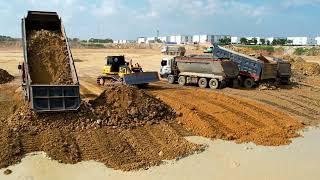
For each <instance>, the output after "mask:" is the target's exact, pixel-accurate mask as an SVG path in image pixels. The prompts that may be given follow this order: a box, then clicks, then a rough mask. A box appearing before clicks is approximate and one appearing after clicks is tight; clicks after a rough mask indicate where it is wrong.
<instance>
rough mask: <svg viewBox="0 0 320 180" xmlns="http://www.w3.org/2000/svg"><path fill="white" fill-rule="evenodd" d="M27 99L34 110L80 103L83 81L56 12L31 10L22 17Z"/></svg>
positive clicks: (59, 108) (22, 67)
mask: <svg viewBox="0 0 320 180" xmlns="http://www.w3.org/2000/svg"><path fill="white" fill-rule="evenodd" d="M22 45H23V52H24V62H23V64H21V65H19V69H20V70H21V74H22V87H23V90H24V95H25V99H26V100H27V101H29V102H30V104H31V108H32V110H34V111H35V112H52V111H70V110H77V109H78V108H79V107H80V85H79V80H78V76H77V72H76V68H75V65H74V61H73V58H72V54H71V51H70V47H69V44H68V39H67V36H66V34H65V30H64V27H63V25H62V21H61V19H60V18H59V16H58V15H57V13H55V12H40V11H29V12H28V15H27V17H25V18H23V19H22Z"/></svg>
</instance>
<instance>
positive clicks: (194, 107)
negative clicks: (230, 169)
mask: <svg viewBox="0 0 320 180" xmlns="http://www.w3.org/2000/svg"><path fill="white" fill-rule="evenodd" d="M149 92H150V93H151V94H153V95H155V96H158V97H159V98H160V99H162V100H163V101H164V102H166V103H168V104H169V105H170V106H172V107H173V108H174V109H176V111H181V112H182V114H183V115H182V117H179V118H178V121H181V122H182V124H183V126H184V127H185V128H187V129H189V130H191V131H192V132H193V133H195V134H198V135H202V136H206V137H210V138H221V139H229V140H233V139H234V140H236V142H254V143H256V144H261V145H281V144H288V143H290V142H291V141H290V138H293V137H297V135H298V134H297V133H296V130H298V129H300V128H302V127H303V125H301V123H299V122H298V121H297V120H295V119H292V118H290V117H288V116H287V115H286V114H284V113H281V112H278V111H276V110H274V109H273V108H271V107H268V106H265V105H262V104H258V103H255V102H253V101H252V102H251V101H249V100H244V99H238V98H236V97H229V96H226V95H224V94H222V93H221V92H215V91H208V90H199V89H193V88H183V89H182V88H180V87H179V88H177V89H175V90H173V89H168V90H166V89H159V90H157V89H156V88H155V89H152V88H151V90H150V91H149Z"/></svg>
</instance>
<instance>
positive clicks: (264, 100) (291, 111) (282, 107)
mask: <svg viewBox="0 0 320 180" xmlns="http://www.w3.org/2000/svg"><path fill="white" fill-rule="evenodd" d="M257 100H258V101H261V102H263V103H266V104H269V105H271V106H274V107H277V108H279V109H282V110H285V111H288V112H290V113H292V114H294V115H297V116H301V117H307V118H309V119H311V120H316V119H317V118H315V117H313V116H310V115H308V114H305V113H302V112H300V111H297V110H295V109H291V108H288V107H286V106H283V105H280V104H277V103H275V102H272V101H269V100H266V99H257Z"/></svg>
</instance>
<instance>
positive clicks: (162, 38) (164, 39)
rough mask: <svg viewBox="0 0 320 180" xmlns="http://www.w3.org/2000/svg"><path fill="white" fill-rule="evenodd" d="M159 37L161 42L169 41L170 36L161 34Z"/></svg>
mask: <svg viewBox="0 0 320 180" xmlns="http://www.w3.org/2000/svg"><path fill="white" fill-rule="evenodd" d="M158 39H159V40H160V41H161V42H164V43H166V42H168V37H167V36H161V37H158Z"/></svg>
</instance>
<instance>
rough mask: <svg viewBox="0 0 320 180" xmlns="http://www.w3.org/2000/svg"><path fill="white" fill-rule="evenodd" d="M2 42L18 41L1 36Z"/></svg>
mask: <svg viewBox="0 0 320 180" xmlns="http://www.w3.org/2000/svg"><path fill="white" fill-rule="evenodd" d="M0 41H16V39H14V38H12V37H10V36H1V35H0Z"/></svg>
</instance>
